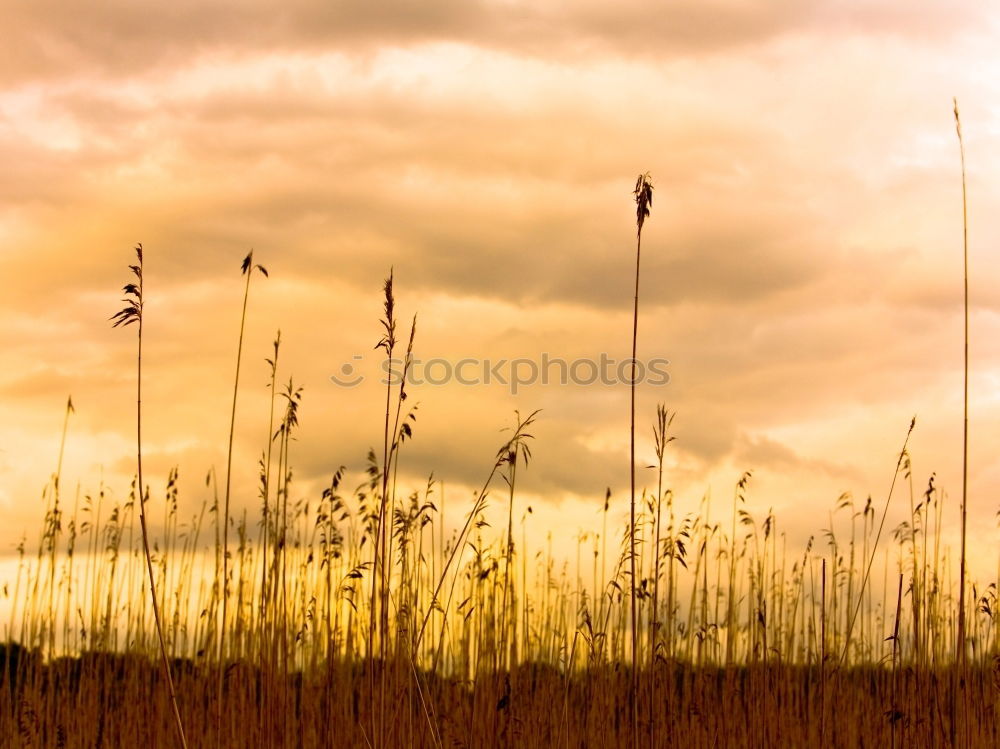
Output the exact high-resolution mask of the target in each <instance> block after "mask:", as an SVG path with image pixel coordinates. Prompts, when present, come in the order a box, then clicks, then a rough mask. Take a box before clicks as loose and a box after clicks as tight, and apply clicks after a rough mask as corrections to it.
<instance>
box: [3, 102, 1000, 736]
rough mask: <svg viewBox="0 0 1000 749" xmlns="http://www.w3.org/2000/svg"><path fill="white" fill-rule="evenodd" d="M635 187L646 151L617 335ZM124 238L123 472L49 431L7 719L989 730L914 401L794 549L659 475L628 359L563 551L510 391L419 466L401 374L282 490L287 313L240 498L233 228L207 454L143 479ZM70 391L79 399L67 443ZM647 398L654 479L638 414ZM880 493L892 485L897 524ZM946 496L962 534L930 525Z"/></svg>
mask: <svg viewBox="0 0 1000 749" xmlns="http://www.w3.org/2000/svg"><path fill="white" fill-rule="evenodd" d="M956 114H957V113H956ZM652 194H653V193H652V185H651V183H650V182H649V180H648V178H647V177H646V176H641V177H640V178H639V180H638V182H637V184H636V189H635V198H636V206H637V234H636V256H635V258H636V298H635V308H634V312H635V317H634V322H635V325H634V327H633V337H632V347H633V348H632V351H633V360H634V359H635V356H636V346H637V341H638V340H641V338H640V336H639V326H638V321H639V316H640V307H639V289H640V267H641V265H640V249H641V236H642V234H641V233H642V227H643V222H644V220H646V219H647V217H648V216H649V214H650V205H651V202H652ZM130 267H131V273H132V278H131V279H130V282H129V283H128V284H127V285H126V286H125V289H124V291H125V306H124V307H123V309H122V310H121V311H120V312H119V313H118V314H116V315H114V317H113V318H112V320H113V323H114V325H116V326H121V327H125V328H127V329H128V330H129V331H135V332H137V333H138V335H137V344H138V345H137V351H136V354H137V355H136V365H137V366H136V379H135V382H136V387H137V390H136V392H134V393H131V394H127V393H126V394H123V396H122V397H123V399H125V398H132V397H134V400H135V403H136V436H137V439H136V455H135V458H136V471H135V479H134V480H133V483H132V485H131V490H130V491H129V492H128V495H127V499H124V500H116V499H113V498H112V497H117V496H122V497H124V496H125V495H124V494H119V493H110V492H106V491H105V489H104V488H103V487H98V488H97V489H96V490H95V491H91V492H87V491H79V490H78V491H76V492H73V493H70V492H67V491H66V490H65V489H64V485H65V482H64V479H63V476H62V467H61V462H62V459H61V455H62V448H61V449H60V461H59V465H57V466H56V468H55V471H54V472H53V474H52V477H51V479H50V481H49V483H48V486H47V488H46V490H45V492H44V495H43V498H42V500H43V501H42V504H41V508H42V509H41V510H40V513H39V514H40V525H41V530H40V532H39V534H38V537H37V538H36V539H26V541H25V542H24V543H22V545H21V546H20V548H19V549H18V557H17V559H16V560H15V563H16V567H14V568H13V569H14V571H13V573H12V577H11V579H10V580H9V581H4V583H5V587H4V591H3V593H4V597H5V599H6V600H7V602H8V603H9V621H7V622H6V623H5V625H4V626H5V632H4V635H3V642H2V644H0V669H2V671H3V684H2V688H0V737H2V745H3V746H5V747H81V748H82V747H86V748H88V749H91V748H98V749H99V748H101V747H135V746H147V747H165V746H187V747H303V748H305V747H403V746H412V747H455V746H461V747H491V746H497V747H508V746H509V747H614V746H648V747H668V746H685V747H687V746H690V747H716V746H726V747H729V746H732V747H764V746H777V747H805V746H816V747H859V746H866V747H896V746H900V747H901V746H920V747H930V746H998V745H1000V724H998V719H997V716H996V713H995V706H996V705H997V702H998V696H1000V659H998V657H997V653H998V644H1000V643H998V637H1000V633H998V630H997V627H996V626H995V625H996V621H995V618H996V609H997V600H996V599H997V581H996V580H992V581H974V580H971V579H968V576H967V573H966V559H965V548H964V522H965V521H964V516H965V498H964V492H963V498H962V500H961V501H960V502H954V501H951V502H949V501H946V495H945V494H944V493H943V492H942V490H941V489H940V488H939V487H938V486H937V485H936V484H935V479H934V477H933V474H930V473H928V474H926V475H927V476H928V477H929V478H925V479H920V478H919V477H918V476H917V475H915V467H914V466H913V465H912V464H911V460H910V454H909V452H908V444H909V440H910V437H911V435H912V433H913V431H914V428H915V423H914V422H910V423H909V429H906V426H907V425H906V424H902V425H901V429H900V444H899V445H898V447H897V449H896V454H897V460H896V461H895V465H887V466H886V479H887V488H888V491H884V493H883V494H881V495H878V494H875V495H873V498H869V499H867V501H865V502H864V503H858V502H856V501H855V500H854V498H853V497H851V496H850V495H843V496H841V497H839V498H836V499H835V500H834V501H832V502H831V506H830V508H829V514H828V516H827V517H828V522H826V523H825V524H824V525H823V527H818V528H816V535H815V536H814V537H813V538H811V539H810V541H809V543H808V545H807V546H806V548H805V549H804V550H801V549H800V550H796V551H790V550H788V548H787V547H786V545H785V536H784V534H783V533H781V527H782V526H781V520H780V518H778V517H776V516H774V515H773V514H772V513H768V514H766V516H755V515H754V514H753V513H752V512H751V511H750V509H749V506H750V505H749V504H748V503H747V497H748V496H749V495H750V492H752V491H753V476H752V475H751V473H750V472H747V473H745V474H743V476H741V477H740V478H739V479H738V481H736V482H734V486H733V488H732V494H731V497H729V498H728V499H727V501H724V502H719V501H718V500H716V501H714V502H711V503H710V501H709V500H708V498H703V499H701V500H700V501H696V502H693V503H692V502H691V501H690V500H689V499H684V500H683V501H682V500H681V499H680V498H675V496H674V493H673V491H672V489H671V487H670V476H669V474H668V472H666V471H665V460H666V457H667V455H668V451H669V450H670V444H671V442H672V440H673V438H674V433H673V430H674V425H673V421H674V418H673V417H674V414H673V412H672V411H670V410H668V409H667V408H666V407H665V406H663V405H659V406H657V407H656V409H655V411H654V412H652V413H649V414H648V417H646V418H644V413H643V411H642V410H640V409H637V407H636V402H635V395H634V393H635V391H634V384H633V391H632V392H633V396H632V407H631V442H632V463H633V470H632V482H633V485H632V488H631V493H630V496H625V497H618V496H612V495H611V492H610V490H609V491H608V492H607V493H606V494H605V495H604V501H603V507H602V510H601V512H600V513H599V515H598V518H599V520H598V522H597V523H596V524H595V527H594V528H593V529H591V530H590V531H588V532H586V533H582V534H580V535H579V536H578V539H577V546H576V549H575V557H572V556H571V557H570V558H565V559H564V558H562V557H559V556H557V555H555V554H553V552H552V551H551V549H549V548H530V547H529V545H528V541H527V533H526V527H527V525H528V523H530V522H531V515H532V509H531V507H530V506H528V505H527V504H526V503H525V502H524V501H523V500H522V498H521V497H520V496H519V493H518V489H519V485H518V479H519V477H523V475H524V472H526V471H530V470H531V469H532V463H531V457H532V446H533V441H534V437H533V436H532V428H533V424H535V422H536V420H538V419H541V418H544V414H538V413H537V412H536V413H531V414H528V413H519V414H517V415H516V423H515V424H514V425H513V426H512V428H511V429H509V430H508V431H507V432H505V433H504V434H503V436H502V438H500V439H498V444H497V445H496V452H495V453H493V454H490V455H484V456H483V465H482V483H481V485H480V487H479V489H478V490H477V491H476V493H475V494H474V496H472V497H471V498H469V497H465V498H463V499H461V500H455V499H454V498H452V497H450V496H448V497H446V494H445V492H444V489H443V487H442V486H441V485H440V484H438V483H437V482H436V481H435V480H434V478H433V477H430V478H428V480H427V481H426V483H425V484H424V485H422V486H420V487H408V486H407V487H404V486H403V485H402V483H401V482H400V477H399V472H398V465H399V456H400V455H401V453H402V452H404V451H405V450H406V449H407V443H408V442H409V441H410V440H411V439H415V438H416V437H415V436H414V424H415V422H416V419H415V417H416V414H415V412H414V411H413V410H411V408H410V402H409V401H408V393H407V389H406V387H407V384H406V382H407V381H406V378H405V377H401V378H398V380H397V381H396V382H390V383H389V384H388V385H386V390H385V401H384V405H385V407H384V411H382V412H380V413H377V414H373V415H372V418H373V419H378V420H379V422H380V424H381V425H382V429H381V431H382V434H383V438H384V439H383V442H382V444H381V445H378V446H376V447H374V448H373V449H372V450H371V451H370V452H369V455H368V461H367V472H366V476H367V478H366V480H365V481H364V482H362V483H361V484H360V485H358V486H350V485H347V484H346V481H345V477H346V476H347V475H349V474H348V472H347V471H345V469H340V470H338V471H336V472H335V473H333V475H332V476H330V479H329V484H328V486H327V488H326V489H325V490H324V491H323V492H322V494H321V495H319V496H313V497H308V498H305V499H296V497H298V496H299V495H298V493H297V492H295V491H293V489H292V487H293V485H294V478H293V476H294V472H293V465H294V453H293V451H292V449H291V446H292V445H293V443H294V441H295V438H296V430H297V428H298V416H299V409H300V408H304V406H303V399H302V392H301V390H299V389H298V388H296V386H295V384H294V381H293V380H291V379H289V380H287V384H283V383H284V382H285V378H286V374H285V373H284V371H283V369H282V364H281V340H280V336H279V337H277V338H276V339H275V341H274V345H273V350H272V351H270V352H269V356H268V358H267V364H268V367H269V381H270V389H269V398H270V417H269V418H270V424H269V428H268V432H267V434H266V435H262V436H261V458H260V463H259V476H258V487H259V492H258V496H257V497H256V500H255V503H254V504H255V505H256V507H257V508H258V511H257V512H256V513H253V514H250V513H248V512H246V511H244V510H242V509H241V510H240V511H239V512H238V513H234V512H232V508H233V507H234V506H238V507H241V508H242V507H245V506H247V505H248V504H251V503H250V502H248V501H247V498H245V497H239V498H234V496H233V485H234V481H233V475H232V474H233V461H232V454H233V448H232V441H233V437H232V434H233V430H234V429H235V425H236V420H237V399H238V396H239V391H240V373H241V368H242V366H243V365H242V359H243V355H244V351H243V336H244V326H245V322H246V309H247V305H248V304H250V303H251V302H252V300H251V297H252V294H251V292H252V290H253V288H254V285H255V284H258V283H264V282H266V281H265V279H266V277H267V271H266V270H265V269H264V268H263V267H262V266H260V265H258V264H256V263H255V260H254V257H253V253H251V254H250V255H249V256H247V258H246V259H245V261H244V262H243V265H242V267H241V271H242V282H243V283H244V296H243V317H242V319H241V328H240V334H239V340H238V346H237V356H236V366H235V377H234V379H233V397H232V403H231V411H227V413H229V414H230V437H229V451H228V457H227V463H226V465H225V466H224V467H220V470H219V471H218V472H216V471H215V470H213V471H211V472H210V473H209V474H208V476H207V478H206V482H205V492H204V497H205V499H203V500H202V501H200V504H199V502H198V500H193V501H191V500H185V501H184V502H182V501H181V497H180V496H179V488H178V487H179V483H178V473H177V471H176V470H175V471H173V472H172V473H171V474H170V476H169V478H168V481H167V484H166V486H165V487H164V488H163V489H162V490H158V491H157V490H153V489H151V488H150V487H149V485H148V482H147V481H146V480H145V479H144V476H143V465H142V445H143V443H142V381H143V376H144V375H143V370H142V363H143V360H142V334H143V329H142V325H143V316H144V308H143V303H144V294H145V293H146V289H145V288H144V278H143V251H142V247H141V246H140V247H138V248H137V251H136V260H135V264H134V265H132V266H130ZM395 292H396V290H395V289H394V287H393V278H392V275H391V274H390V275H389V277H388V278H387V279H386V281H385V284H384V289H383V299H382V304H383V316H382V320H381V331H380V335H381V338H380V339H379V340H378V348H379V349H380V350H381V352H382V354H383V355H384V356H385V358H386V359H394V358H395V359H398V360H399V361H400V362H402V364H401V366H402V367H403V368H404V371H405V368H406V367H407V366H409V362H410V360H411V354H412V350H413V345H414V340H415V337H416V335H417V326H416V319H414V320H413V322H412V323H410V324H404V323H402V322H401V321H399V320H398V318H397V311H396V306H395ZM373 337H374V336H373ZM633 379H634V377H633ZM229 406H230V404H227V408H228V407H229ZM72 418H73V405H72V401H69V402H67V404H66V411H65V423H64V428H63V433H62V436H61V440H62V441H61V445H63V446H65V443H66V440H67V434H68V433H69V432H70V425H71V421H72ZM650 422H651V423H652V432H653V435H654V443H655V454H656V458H657V465H656V466H655V469H656V470H655V471H654V472H653V474H652V475H653V476H654V477H655V480H654V481H653V482H650V483H651V485H648V486H644V485H642V483H641V482H637V481H636V472H635V433H636V429H637V424H638V428H639V429H643V428H647V429H648V425H649V424H650ZM643 425H646V426H643ZM223 470H224V472H223ZM890 503H897V504H898V503H903V504H906V503H908V519H907V520H906V521H905V522H904V523H902V524H900V525H897V526H895V527H888V526H887V525H886V522H885V521H886V517H887V512H888V508H889V505H890ZM182 506H184V507H191V508H195V512H194V513H193V515H191V516H185V515H184V514H183V513H182V511H181V510H180V509H179V508H181V507H182ZM959 515H961V518H962V530H963V545H962V547H961V549H960V555H959V558H958V559H957V560H956V559H953V558H952V556H951V555H950V554H949V551H948V550H947V549H946V548H945V547H944V545H943V543H942V537H943V534H944V531H945V530H946V529H947V528H948V527H949V526H950V525H952V524H953V523H954V521H955V518H956V517H958V516H959ZM149 518H155V520H148V519H149Z"/></svg>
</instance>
